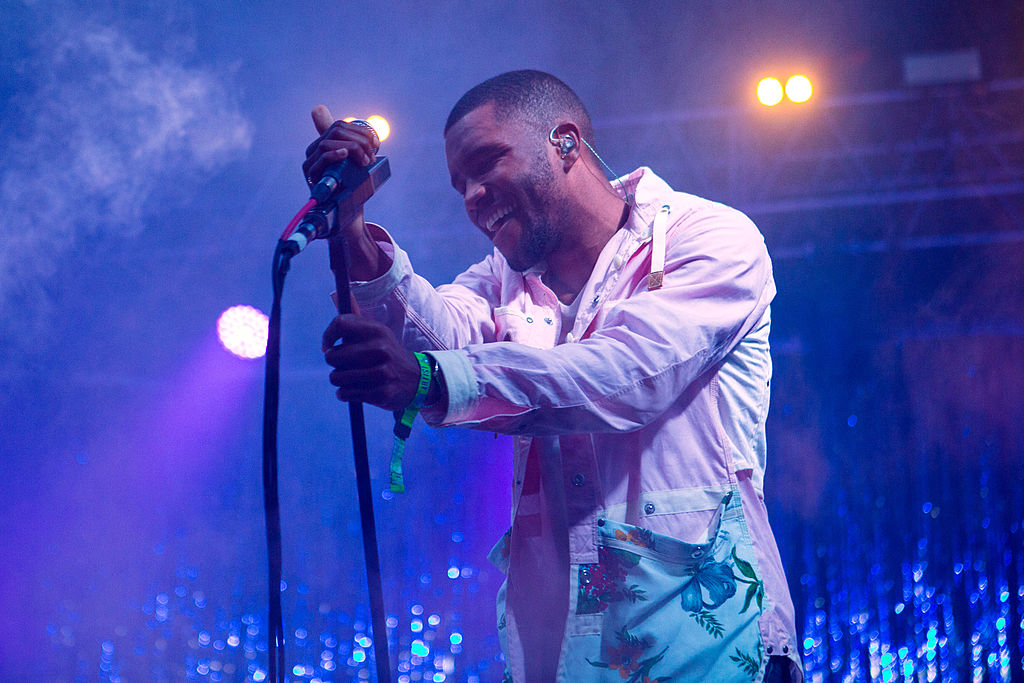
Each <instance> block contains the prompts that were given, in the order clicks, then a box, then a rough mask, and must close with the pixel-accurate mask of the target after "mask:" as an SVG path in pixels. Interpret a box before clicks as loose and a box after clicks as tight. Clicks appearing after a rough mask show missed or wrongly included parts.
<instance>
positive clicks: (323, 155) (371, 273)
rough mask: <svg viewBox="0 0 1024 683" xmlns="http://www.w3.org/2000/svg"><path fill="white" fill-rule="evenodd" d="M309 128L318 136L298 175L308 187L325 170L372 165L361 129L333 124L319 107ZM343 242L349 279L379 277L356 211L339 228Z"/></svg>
mask: <svg viewBox="0 0 1024 683" xmlns="http://www.w3.org/2000/svg"><path fill="white" fill-rule="evenodd" d="M313 125H315V126H316V132H317V133H319V134H320V137H318V138H317V139H316V140H314V141H313V142H312V143H311V144H310V145H309V147H307V148H306V160H305V161H304V162H303V164H302V171H303V173H305V174H306V182H308V183H309V185H310V187H312V186H313V185H315V184H316V182H317V181H318V180H320V177H321V176H322V175H323V174H324V171H326V170H327V168H328V167H330V166H332V165H334V164H339V163H341V162H342V161H345V160H346V159H351V160H352V161H353V162H354V163H356V164H357V165H359V166H369V165H370V164H372V163H373V161H374V153H375V150H374V149H373V143H374V140H373V136H372V135H371V134H370V133H369V132H368V131H367V130H366V128H365V127H364V126H361V125H357V124H355V123H346V122H345V121H335V120H334V116H332V115H331V112H330V110H329V109H328V108H327V107H325V106H324V105H322V104H318V105H317V106H315V107H313ZM342 232H343V233H344V234H343V235H339V237H341V238H343V239H344V241H345V244H346V246H347V248H348V250H349V254H350V256H351V257H353V258H352V259H351V261H352V263H351V268H352V271H351V273H350V274H351V276H352V278H353V279H357V280H370V279H373V278H374V277H376V276H377V275H379V274H380V273H379V270H378V268H379V265H380V264H379V256H380V250H379V249H378V248H377V245H376V244H375V243H374V242H373V240H372V239H370V236H369V234H368V233H367V231H366V223H364V222H363V210H362V208H360V209H359V210H358V211H357V212H356V215H355V217H354V218H353V219H352V222H351V223H349V224H348V225H346V226H343V228H342Z"/></svg>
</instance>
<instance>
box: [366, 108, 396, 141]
mask: <svg viewBox="0 0 1024 683" xmlns="http://www.w3.org/2000/svg"><path fill="white" fill-rule="evenodd" d="M366 122H367V123H368V124H370V125H371V126H373V129H374V130H375V131H377V138H378V139H379V140H380V141H381V142H384V141H385V140H387V139H388V136H389V135H391V126H390V125H389V124H388V121H387V119H385V118H384V117H383V116H377V115H376V114H374V115H373V116H371V117H369V118H367V119H366Z"/></svg>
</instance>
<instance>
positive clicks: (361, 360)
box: [323, 314, 420, 411]
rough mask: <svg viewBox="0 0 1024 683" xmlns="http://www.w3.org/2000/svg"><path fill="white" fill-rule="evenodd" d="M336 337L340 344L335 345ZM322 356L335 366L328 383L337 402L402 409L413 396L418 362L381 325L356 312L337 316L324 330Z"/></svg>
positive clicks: (416, 383)
mask: <svg viewBox="0 0 1024 683" xmlns="http://www.w3.org/2000/svg"><path fill="white" fill-rule="evenodd" d="M339 339H341V340H342V343H341V344H339V345H337V346H335V345H334V343H335V342H336V341H338V340H339ZM323 351H324V359H325V360H326V361H327V363H328V364H329V365H331V366H333V367H334V368H335V369H334V370H333V371H332V372H331V376H330V379H331V384H333V385H334V386H336V387H338V391H337V392H336V394H337V396H338V400H339V401H358V402H361V403H370V404H372V405H375V406H379V407H381V408H384V409H385V410H391V411H395V410H402V409H404V408H405V407H406V406H408V405H409V404H410V403H412V400H413V398H415V396H416V388H417V387H418V386H419V381H420V365H419V362H418V361H417V360H416V356H415V355H414V354H413V352H412V351H409V350H408V349H406V348H404V347H403V346H402V345H401V344H400V343H399V342H398V339H397V338H395V335H394V333H393V332H392V331H391V330H389V329H388V328H387V327H385V326H384V325H383V324H381V323H379V322H377V321H375V320H369V319H367V318H362V317H360V316H358V315H352V314H346V315H339V316H338V317H336V318H335V319H334V320H332V321H331V324H330V325H328V326H327V329H326V330H324V336H323Z"/></svg>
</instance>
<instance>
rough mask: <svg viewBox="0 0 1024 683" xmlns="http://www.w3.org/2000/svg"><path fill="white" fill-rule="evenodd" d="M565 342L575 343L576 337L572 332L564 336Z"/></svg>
mask: <svg viewBox="0 0 1024 683" xmlns="http://www.w3.org/2000/svg"><path fill="white" fill-rule="evenodd" d="M565 341H567V342H569V343H570V344H572V343H573V342H574V341H576V336H575V335H574V334H573V333H572V332H569V333H568V334H566V335H565Z"/></svg>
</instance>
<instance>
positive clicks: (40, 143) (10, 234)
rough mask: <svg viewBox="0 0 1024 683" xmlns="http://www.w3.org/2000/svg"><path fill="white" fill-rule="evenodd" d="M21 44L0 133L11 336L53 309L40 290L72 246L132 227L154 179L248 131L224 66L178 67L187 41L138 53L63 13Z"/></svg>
mask: <svg viewBox="0 0 1024 683" xmlns="http://www.w3.org/2000/svg"><path fill="white" fill-rule="evenodd" d="M29 30H31V29H29ZM185 42H187V41H185ZM23 44H24V45H26V46H28V54H27V55H22V57H23V59H22V60H21V61H20V62H18V63H17V70H18V71H19V72H20V76H21V80H20V82H19V84H18V92H17V93H16V95H15V98H14V106H13V107H12V108H11V110H12V111H13V113H14V116H13V117H11V119H13V120H8V122H7V123H5V125H4V128H5V129H6V130H4V131H3V137H4V138H6V139H3V140H0V142H2V143H3V144H4V146H5V147H6V148H7V149H6V153H5V154H3V155H2V157H3V158H2V160H0V206H2V207H3V210H2V211H0V237H2V239H3V244H4V247H3V249H2V250H0V336H2V337H3V338H5V339H4V340H3V341H5V342H7V343H10V342H12V341H14V343H15V344H16V345H17V344H19V343H22V342H25V341H26V337H28V338H31V337H33V336H35V335H34V332H36V331H37V330H38V328H39V327H40V325H41V324H42V322H43V321H44V320H45V319H46V317H47V315H48V311H49V310H52V309H54V308H55V307H56V305H57V302H56V301H55V297H54V295H53V294H52V293H48V292H51V290H53V289H55V286H54V285H53V283H52V280H53V279H54V276H55V273H56V272H57V270H58V268H59V267H60V264H61V261H62V259H63V258H66V257H68V256H69V255H70V252H71V251H72V250H74V249H75V248H76V245H80V244H81V243H82V242H83V240H85V239H90V240H94V239H95V240H99V241H100V242H102V241H103V240H106V239H109V238H111V237H112V236H113V235H114V234H119V235H129V236H131V235H137V234H139V233H140V232H141V231H142V230H143V229H144V227H145V211H146V202H147V199H150V198H151V197H152V196H153V195H154V193H155V192H156V191H157V190H158V189H159V188H161V186H164V185H170V184H171V183H170V181H171V180H172V179H173V183H174V185H180V184H182V183H183V182H184V184H185V185H186V186H189V185H192V184H194V183H196V182H200V181H202V179H203V178H205V177H208V176H209V175H211V174H212V173H214V172H216V171H217V170H219V169H220V168H222V167H223V166H224V165H225V164H227V163H229V162H230V161H232V160H235V159H237V158H239V157H241V156H243V155H244V154H246V153H247V151H248V149H249V147H250V144H251V138H252V126H251V124H250V123H249V122H248V121H247V119H246V118H245V117H244V116H243V115H242V114H241V113H240V112H239V109H238V105H237V102H236V98H237V95H236V92H237V90H236V89H235V88H233V87H232V85H231V83H229V82H228V81H230V80H231V76H230V73H227V72H222V71H223V70H221V71H218V70H217V69H214V68H210V67H205V66H201V65H199V66H197V65H189V64H188V63H187V62H186V61H185V60H186V59H187V57H188V54H187V53H188V51H187V50H186V51H184V52H181V51H177V52H175V54H168V53H167V52H161V53H159V54H157V55H154V54H149V53H147V51H146V50H144V49H142V48H141V47H140V46H139V45H138V44H137V43H135V42H133V40H132V39H131V38H129V37H128V35H127V34H126V33H124V32H122V31H120V30H119V29H118V28H117V27H115V26H111V25H107V24H101V23H99V22H96V21H91V20H81V18H80V17H79V18H75V19H71V18H70V17H68V16H65V17H63V20H62V21H60V22H59V26H53V24H48V28H47V29H46V30H43V31H39V32H38V33H37V35H32V36H29V37H28V38H27V39H26V40H25V41H24V43H23Z"/></svg>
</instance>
